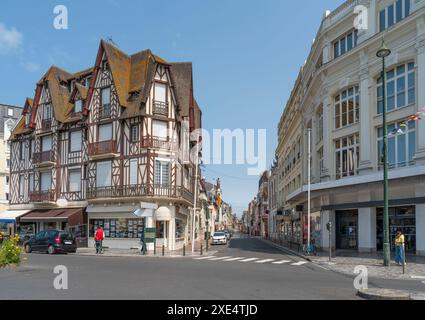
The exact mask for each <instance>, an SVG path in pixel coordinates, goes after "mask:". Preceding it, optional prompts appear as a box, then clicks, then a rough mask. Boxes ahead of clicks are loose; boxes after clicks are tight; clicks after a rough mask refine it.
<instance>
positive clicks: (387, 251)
mask: <svg viewBox="0 0 425 320" xmlns="http://www.w3.org/2000/svg"><path fill="white" fill-rule="evenodd" d="M390 54H391V50H390V49H388V48H387V46H386V45H385V42H384V40H382V46H381V48H380V49H379V50H378V52H377V53H376V56H377V57H378V58H381V59H382V76H381V79H382V99H383V102H382V106H383V108H382V109H383V110H382V122H383V127H384V128H383V129H384V147H383V148H384V150H383V161H384V245H383V249H384V266H387V267H389V266H390V259H391V251H390V236H389V229H390V228H389V216H388V127H387V97H386V85H387V78H386V72H385V58H386V57H388V56H389V55H390Z"/></svg>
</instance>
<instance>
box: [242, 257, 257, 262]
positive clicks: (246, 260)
mask: <svg viewBox="0 0 425 320" xmlns="http://www.w3.org/2000/svg"><path fill="white" fill-rule="evenodd" d="M258 259H259V258H248V259H245V260H239V262H251V261H255V260H258Z"/></svg>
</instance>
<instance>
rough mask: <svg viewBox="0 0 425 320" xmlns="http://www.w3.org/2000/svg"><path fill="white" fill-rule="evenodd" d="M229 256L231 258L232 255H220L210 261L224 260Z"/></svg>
mask: <svg viewBox="0 0 425 320" xmlns="http://www.w3.org/2000/svg"><path fill="white" fill-rule="evenodd" d="M228 258H231V257H218V258H214V259H210V261H217V260H224V259H228Z"/></svg>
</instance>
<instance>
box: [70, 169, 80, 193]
mask: <svg viewBox="0 0 425 320" xmlns="http://www.w3.org/2000/svg"><path fill="white" fill-rule="evenodd" d="M80 191H81V170H78V169H77V170H70V171H69V192H80Z"/></svg>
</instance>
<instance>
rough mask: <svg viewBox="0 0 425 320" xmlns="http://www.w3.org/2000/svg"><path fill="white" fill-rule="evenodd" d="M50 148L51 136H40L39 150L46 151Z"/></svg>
mask: <svg viewBox="0 0 425 320" xmlns="http://www.w3.org/2000/svg"><path fill="white" fill-rule="evenodd" d="M50 150H52V136H51V135H50V136H44V137H42V138H41V151H42V152H46V151H50Z"/></svg>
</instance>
